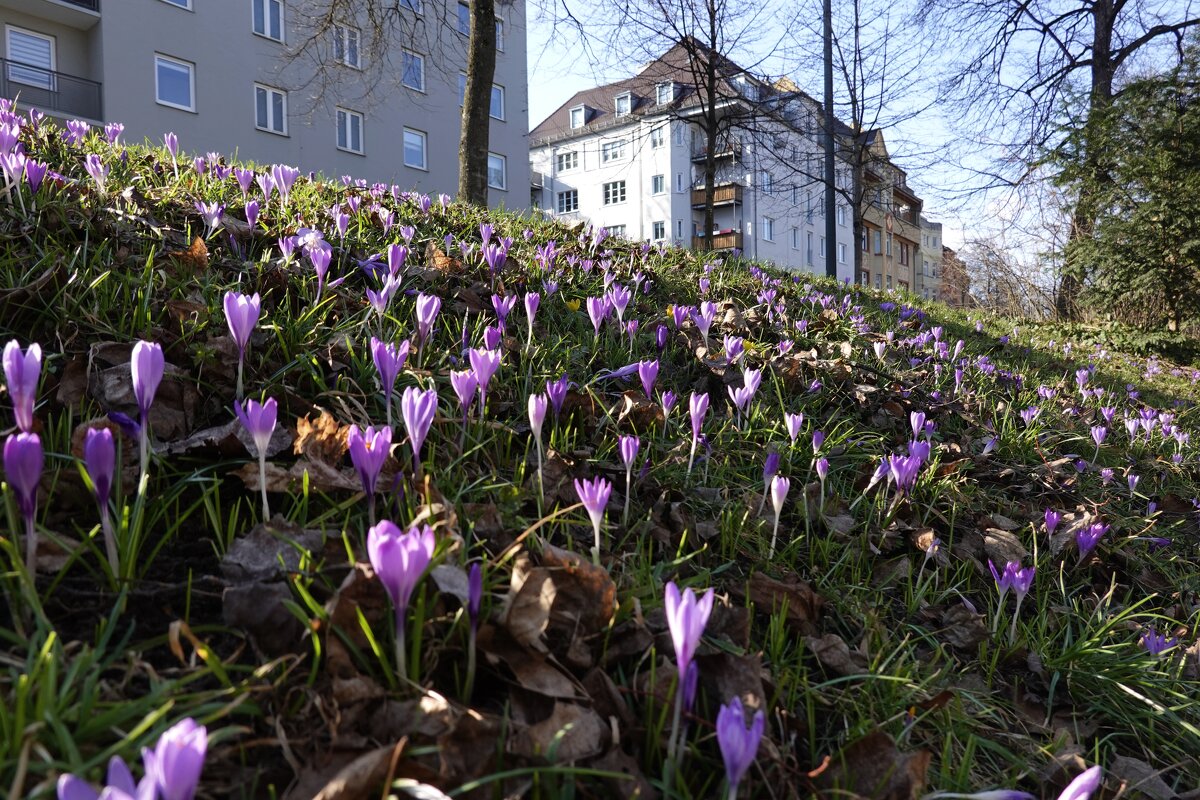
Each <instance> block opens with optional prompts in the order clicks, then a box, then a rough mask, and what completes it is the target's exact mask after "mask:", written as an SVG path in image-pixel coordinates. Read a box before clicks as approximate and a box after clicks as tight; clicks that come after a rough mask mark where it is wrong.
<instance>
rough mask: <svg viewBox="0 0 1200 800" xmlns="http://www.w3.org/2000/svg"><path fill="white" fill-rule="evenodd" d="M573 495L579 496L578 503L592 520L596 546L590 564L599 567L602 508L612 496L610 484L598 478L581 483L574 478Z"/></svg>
mask: <svg viewBox="0 0 1200 800" xmlns="http://www.w3.org/2000/svg"><path fill="white" fill-rule="evenodd" d="M575 493H576V494H578V495H579V500H580V502H582V503H583V507H584V508H585V509H587V513H588V517H589V518H591V520H592V531H593V533H594V534H595V540H596V544H595V546H594V547H593V548H592V562H593V563H594V564H596V565H597V566H599V564H600V525H601V524H602V523H603V522H604V508H605V506H607V505H608V498H609V497H611V496H612V484H611V483H609V482H608V481H607V480H605V479H604V478H601V477H599V476H597V477H595V478H593V479H592V480H590V481H589V480H582V481H581V480H579V479H578V478H576V479H575Z"/></svg>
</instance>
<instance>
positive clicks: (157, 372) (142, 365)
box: [129, 341, 166, 422]
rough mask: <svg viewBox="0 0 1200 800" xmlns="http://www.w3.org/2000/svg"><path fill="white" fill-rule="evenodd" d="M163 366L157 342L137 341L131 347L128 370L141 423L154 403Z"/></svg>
mask: <svg viewBox="0 0 1200 800" xmlns="http://www.w3.org/2000/svg"><path fill="white" fill-rule="evenodd" d="M165 366H166V365H165V362H164V360H163V351H162V346H161V345H159V344H158V343H157V342H146V341H139V342H138V343H137V344H135V345H134V346H133V354H132V356H131V358H130V360H129V369H130V373H131V375H132V378H133V396H134V397H135V398H136V399H137V404H138V411H140V412H141V415H142V420H143V422H144V421H145V419H146V414H147V413H148V412H149V411H150V406H151V405H152V404H153V403H154V393H155V392H157V391H158V384H159V383H160V382H161V381H162V376H163V369H164V368H165Z"/></svg>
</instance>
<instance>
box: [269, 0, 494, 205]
mask: <svg viewBox="0 0 1200 800" xmlns="http://www.w3.org/2000/svg"><path fill="white" fill-rule="evenodd" d="M501 1H502V2H504V1H505V0H501ZM508 2H511V0H508ZM426 6H428V8H426ZM469 9H470V33H469V37H468V45H467V57H466V62H465V71H466V75H467V80H466V89H465V91H464V94H463V109H462V123H461V128H460V130H461V134H460V139H459V147H458V167H459V181H458V195H459V199H460V200H463V201H466V202H469V203H474V204H477V205H487V200H488V181H487V169H488V140H489V133H490V108H491V94H492V82H493V79H494V77H495V71H496V46H497V41H496V0H471V2H470V3H469ZM452 11H454V12H456V11H457V3H455V2H454V0H383V2H380V0H305V2H300V3H294V4H290V5H289V14H290V20H289V21H290V25H291V27H292V29H293V30H294V31H295V32H296V35H295V36H293V37H292V43H291V44H290V45H289V47H288V51H287V54H286V57H285V60H284V68H283V70H281V77H282V78H283V79H285V80H286V81H287V83H288V84H289V85H288V88H289V89H292V90H301V89H302V90H304V94H305V95H306V96H307V97H308V98H309V102H310V104H311V107H312V108H314V109H315V108H318V107H321V106H323V105H325V104H326V103H327V100H328V98H329V97H334V98H338V99H340V100H342V101H343V102H344V101H345V99H346V98H354V99H355V100H357V101H359V102H360V104H361V105H363V106H364V107H365V108H368V109H369V108H371V107H374V106H376V105H378V104H381V103H384V102H387V100H388V98H389V95H390V94H391V93H392V92H393V91H394V90H398V89H400V87H401V86H402V85H404V80H405V77H404V71H405V62H404V59H405V55H404V50H405V49H411V50H415V51H419V52H421V53H423V54H427V55H428V58H429V59H430V61H431V63H432V64H435V65H438V66H439V67H441V68H442V71H443V72H447V73H449V74H454V73H456V72H457V71H458V65H459V64H460V63H462V54H461V46H460V44H459V42H460V41H461V40H460V38H459V35H460V30H459V27H458V26H459V24H460V21H459V18H458V16H457V14H456V13H455V14H452V13H451V12H452ZM398 44H399V45H402V46H400V47H398V46H397V45H398ZM451 66H453V69H451ZM413 102H416V103H420V100H419V99H415V100H413Z"/></svg>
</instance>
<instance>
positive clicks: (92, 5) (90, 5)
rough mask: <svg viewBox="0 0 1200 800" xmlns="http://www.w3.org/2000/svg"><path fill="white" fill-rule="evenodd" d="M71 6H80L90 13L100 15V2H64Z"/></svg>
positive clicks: (94, 0) (91, 0)
mask: <svg viewBox="0 0 1200 800" xmlns="http://www.w3.org/2000/svg"><path fill="white" fill-rule="evenodd" d="M62 1H63V2H64V3H66V4H67V5H69V6H79V7H80V8H83V9H87V10H88V11H95V12H96V13H100V0H62Z"/></svg>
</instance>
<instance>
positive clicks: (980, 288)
mask: <svg viewBox="0 0 1200 800" xmlns="http://www.w3.org/2000/svg"><path fill="white" fill-rule="evenodd" d="M958 256H959V258H961V259H962V261H963V263H964V264H965V265H966V271H967V276H968V278H969V280H970V286H971V290H972V291H971V294H972V296H973V297H974V298H975V299H976V300H978V301H979V303H980V304H981V305H983V306H985V307H987V308H990V309H992V310H993V311H997V312H999V313H1001V314H1009V315H1015V316H1024V317H1034V318H1037V319H1045V318H1046V317H1048V316H1050V315H1052V314H1053V313H1054V299H1055V297H1054V292H1053V290H1052V287H1047V286H1045V285H1043V283H1042V282H1041V275H1042V270H1041V269H1040V266H1039V265H1036V264H1030V263H1027V262H1023V261H1022V260H1021V255H1020V254H1018V253H1015V252H1012V251H1010V250H1008V249H1007V248H1006V247H1005V246H1004V245H1003V243H1002V242H1000V241H998V240H996V239H991V238H986V239H973V240H971V241H969V242H967V244H966V246H964V247H963V248H962V249H961V250H960V251H959V253H958Z"/></svg>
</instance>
